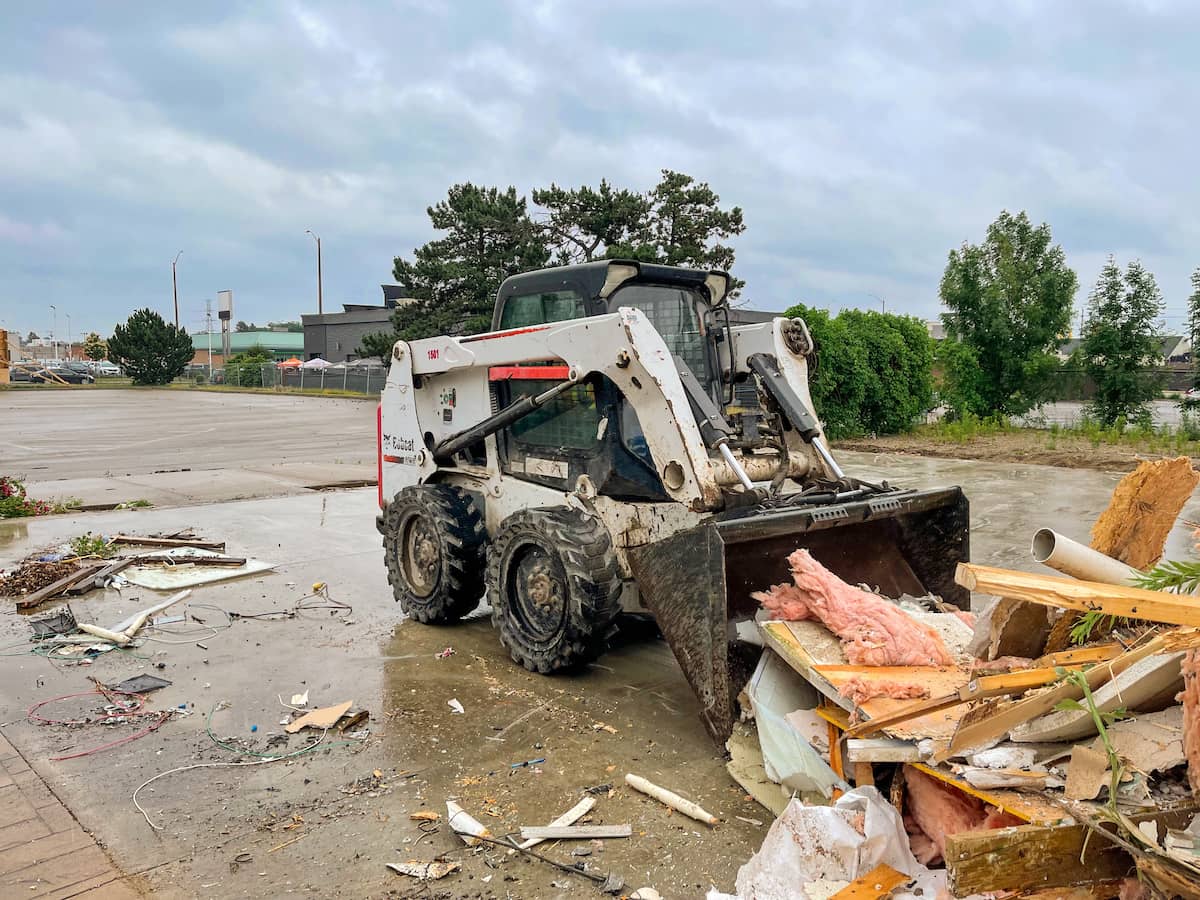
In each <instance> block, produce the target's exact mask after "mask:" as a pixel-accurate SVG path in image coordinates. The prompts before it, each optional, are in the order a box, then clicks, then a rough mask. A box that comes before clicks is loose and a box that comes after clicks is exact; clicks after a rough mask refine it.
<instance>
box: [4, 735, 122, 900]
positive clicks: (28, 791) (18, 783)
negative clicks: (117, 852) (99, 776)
mask: <svg viewBox="0 0 1200 900" xmlns="http://www.w3.org/2000/svg"><path fill="white" fill-rule="evenodd" d="M0 897H44V898H47V900H49V898H54V900H66V898H68V897H71V898H78V900H138V898H140V897H141V894H139V893H138V892H137V891H136V890H134V889H133V888H132V887H131V886H130V885H129V884H128V883H127V882H126V881H125V880H124V879H123V878H122V876H121V873H120V872H119V871H118V870H117V869H116V868H115V867H114V866H113V864H112V862H111V860H109V858H108V855H107V854H106V853H105V852H104V851H103V850H101V849H100V847H99V846H98V845H97V844H96V841H95V840H94V839H93V838H92V836H91V835H90V834H88V833H87V832H86V831H84V830H83V828H81V827H80V825H79V823H78V822H77V821H75V817H74V816H72V815H71V814H70V812H68V811H67V808H66V807H65V806H63V805H62V804H61V803H60V802H59V801H58V798H57V797H55V796H54V795H53V794H52V793H50V789H49V788H47V787H46V785H45V784H44V783H43V782H42V780H41V779H40V778H39V777H38V776H37V773H36V772H34V771H33V770H32V769H31V768H29V765H28V764H27V763H26V762H25V760H24V758H22V756H21V754H20V753H18V752H17V750H16V748H15V747H13V745H12V744H10V743H9V742H8V741H7V740H6V739H5V738H4V737H3V735H0Z"/></svg>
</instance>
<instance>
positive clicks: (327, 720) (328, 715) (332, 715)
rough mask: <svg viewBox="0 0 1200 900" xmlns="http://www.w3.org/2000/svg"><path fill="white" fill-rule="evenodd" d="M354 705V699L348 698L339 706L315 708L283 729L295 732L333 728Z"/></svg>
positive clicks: (290, 732)
mask: <svg viewBox="0 0 1200 900" xmlns="http://www.w3.org/2000/svg"><path fill="white" fill-rule="evenodd" d="M353 705H354V701H353V700H347V701H346V702H345V703H339V704H338V705H337V706H323V707H321V708H320V709H314V710H312V711H311V712H307V713H305V714H304V715H302V716H301V717H300V718H298V719H297V720H296V721H295V722H292V723H291V724H290V725H286V726H284V729H283V730H284V731H286V732H287V733H288V734H295V733H296V732H297V731H299V730H300V729H302V728H332V727H333V726H334V725H336V724H337V720H338V719H340V718H341V717H342V716H344V715H345V714H346V713H347V712H349V711H350V707H351V706H353Z"/></svg>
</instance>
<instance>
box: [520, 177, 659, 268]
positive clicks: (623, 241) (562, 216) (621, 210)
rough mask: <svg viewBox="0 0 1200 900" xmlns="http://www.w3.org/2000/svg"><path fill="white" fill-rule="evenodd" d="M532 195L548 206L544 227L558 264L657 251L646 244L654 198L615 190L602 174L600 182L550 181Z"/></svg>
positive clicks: (650, 254) (537, 201)
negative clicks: (564, 183) (571, 186)
mask: <svg viewBox="0 0 1200 900" xmlns="http://www.w3.org/2000/svg"><path fill="white" fill-rule="evenodd" d="M532 198H533V202H534V203H536V204H537V205H538V206H540V207H542V208H543V209H545V210H546V212H547V218H546V220H545V222H543V223H542V229H543V233H544V235H545V238H546V242H547V244H548V245H549V246H550V247H551V248H552V249H553V253H554V262H555V263H556V264H558V265H570V264H571V263H583V262H591V261H592V260H596V259H604V258H605V257H606V256H607V257H609V258H612V257H618V256H625V257H633V258H637V259H640V258H643V257H646V256H652V255H653V254H652V251H651V249H650V248H645V247H643V246H642V242H643V240H644V238H645V230H646V224H647V220H648V218H649V216H650V201H649V199H648V198H646V197H645V196H643V195H642V194H638V193H635V192H633V191H626V190H616V189H614V188H613V186H612V185H610V184H609V183H608V182H607V181H605V180H603V179H601V181H600V186H599V187H598V188H590V187H587V186H586V185H585V186H583V187H580V188H576V189H574V190H569V189H567V188H561V187H559V186H558V185H556V184H551V185H550V187H548V188H545V189H542V190H536V191H534V192H533V193H532Z"/></svg>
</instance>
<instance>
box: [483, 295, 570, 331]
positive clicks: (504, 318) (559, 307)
mask: <svg viewBox="0 0 1200 900" xmlns="http://www.w3.org/2000/svg"><path fill="white" fill-rule="evenodd" d="M580 318H583V298H582V297H580V296H579V295H578V294H577V293H575V291H542V292H541V293H540V294H521V295H519V296H516V297H509V298H508V300H506V301H505V303H504V309H503V310H502V311H501V313H500V328H501V329H505V328H524V327H526V326H527V325H542V324H545V323H546V322H564V321H566V320H567V319H580Z"/></svg>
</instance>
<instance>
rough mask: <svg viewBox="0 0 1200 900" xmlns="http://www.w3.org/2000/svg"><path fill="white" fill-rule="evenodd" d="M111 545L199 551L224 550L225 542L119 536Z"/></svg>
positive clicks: (133, 535) (199, 539)
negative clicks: (193, 549) (186, 548)
mask: <svg viewBox="0 0 1200 900" xmlns="http://www.w3.org/2000/svg"><path fill="white" fill-rule="evenodd" d="M109 543H110V544H130V545H133V546H135V547H195V548H196V549H198V550H224V549H225V542H224V541H206V540H203V539H202V538H156V537H138V536H137V535H135V534H118V535H117V536H116V537H114V538H113V539H112V540H111V541H109Z"/></svg>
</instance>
